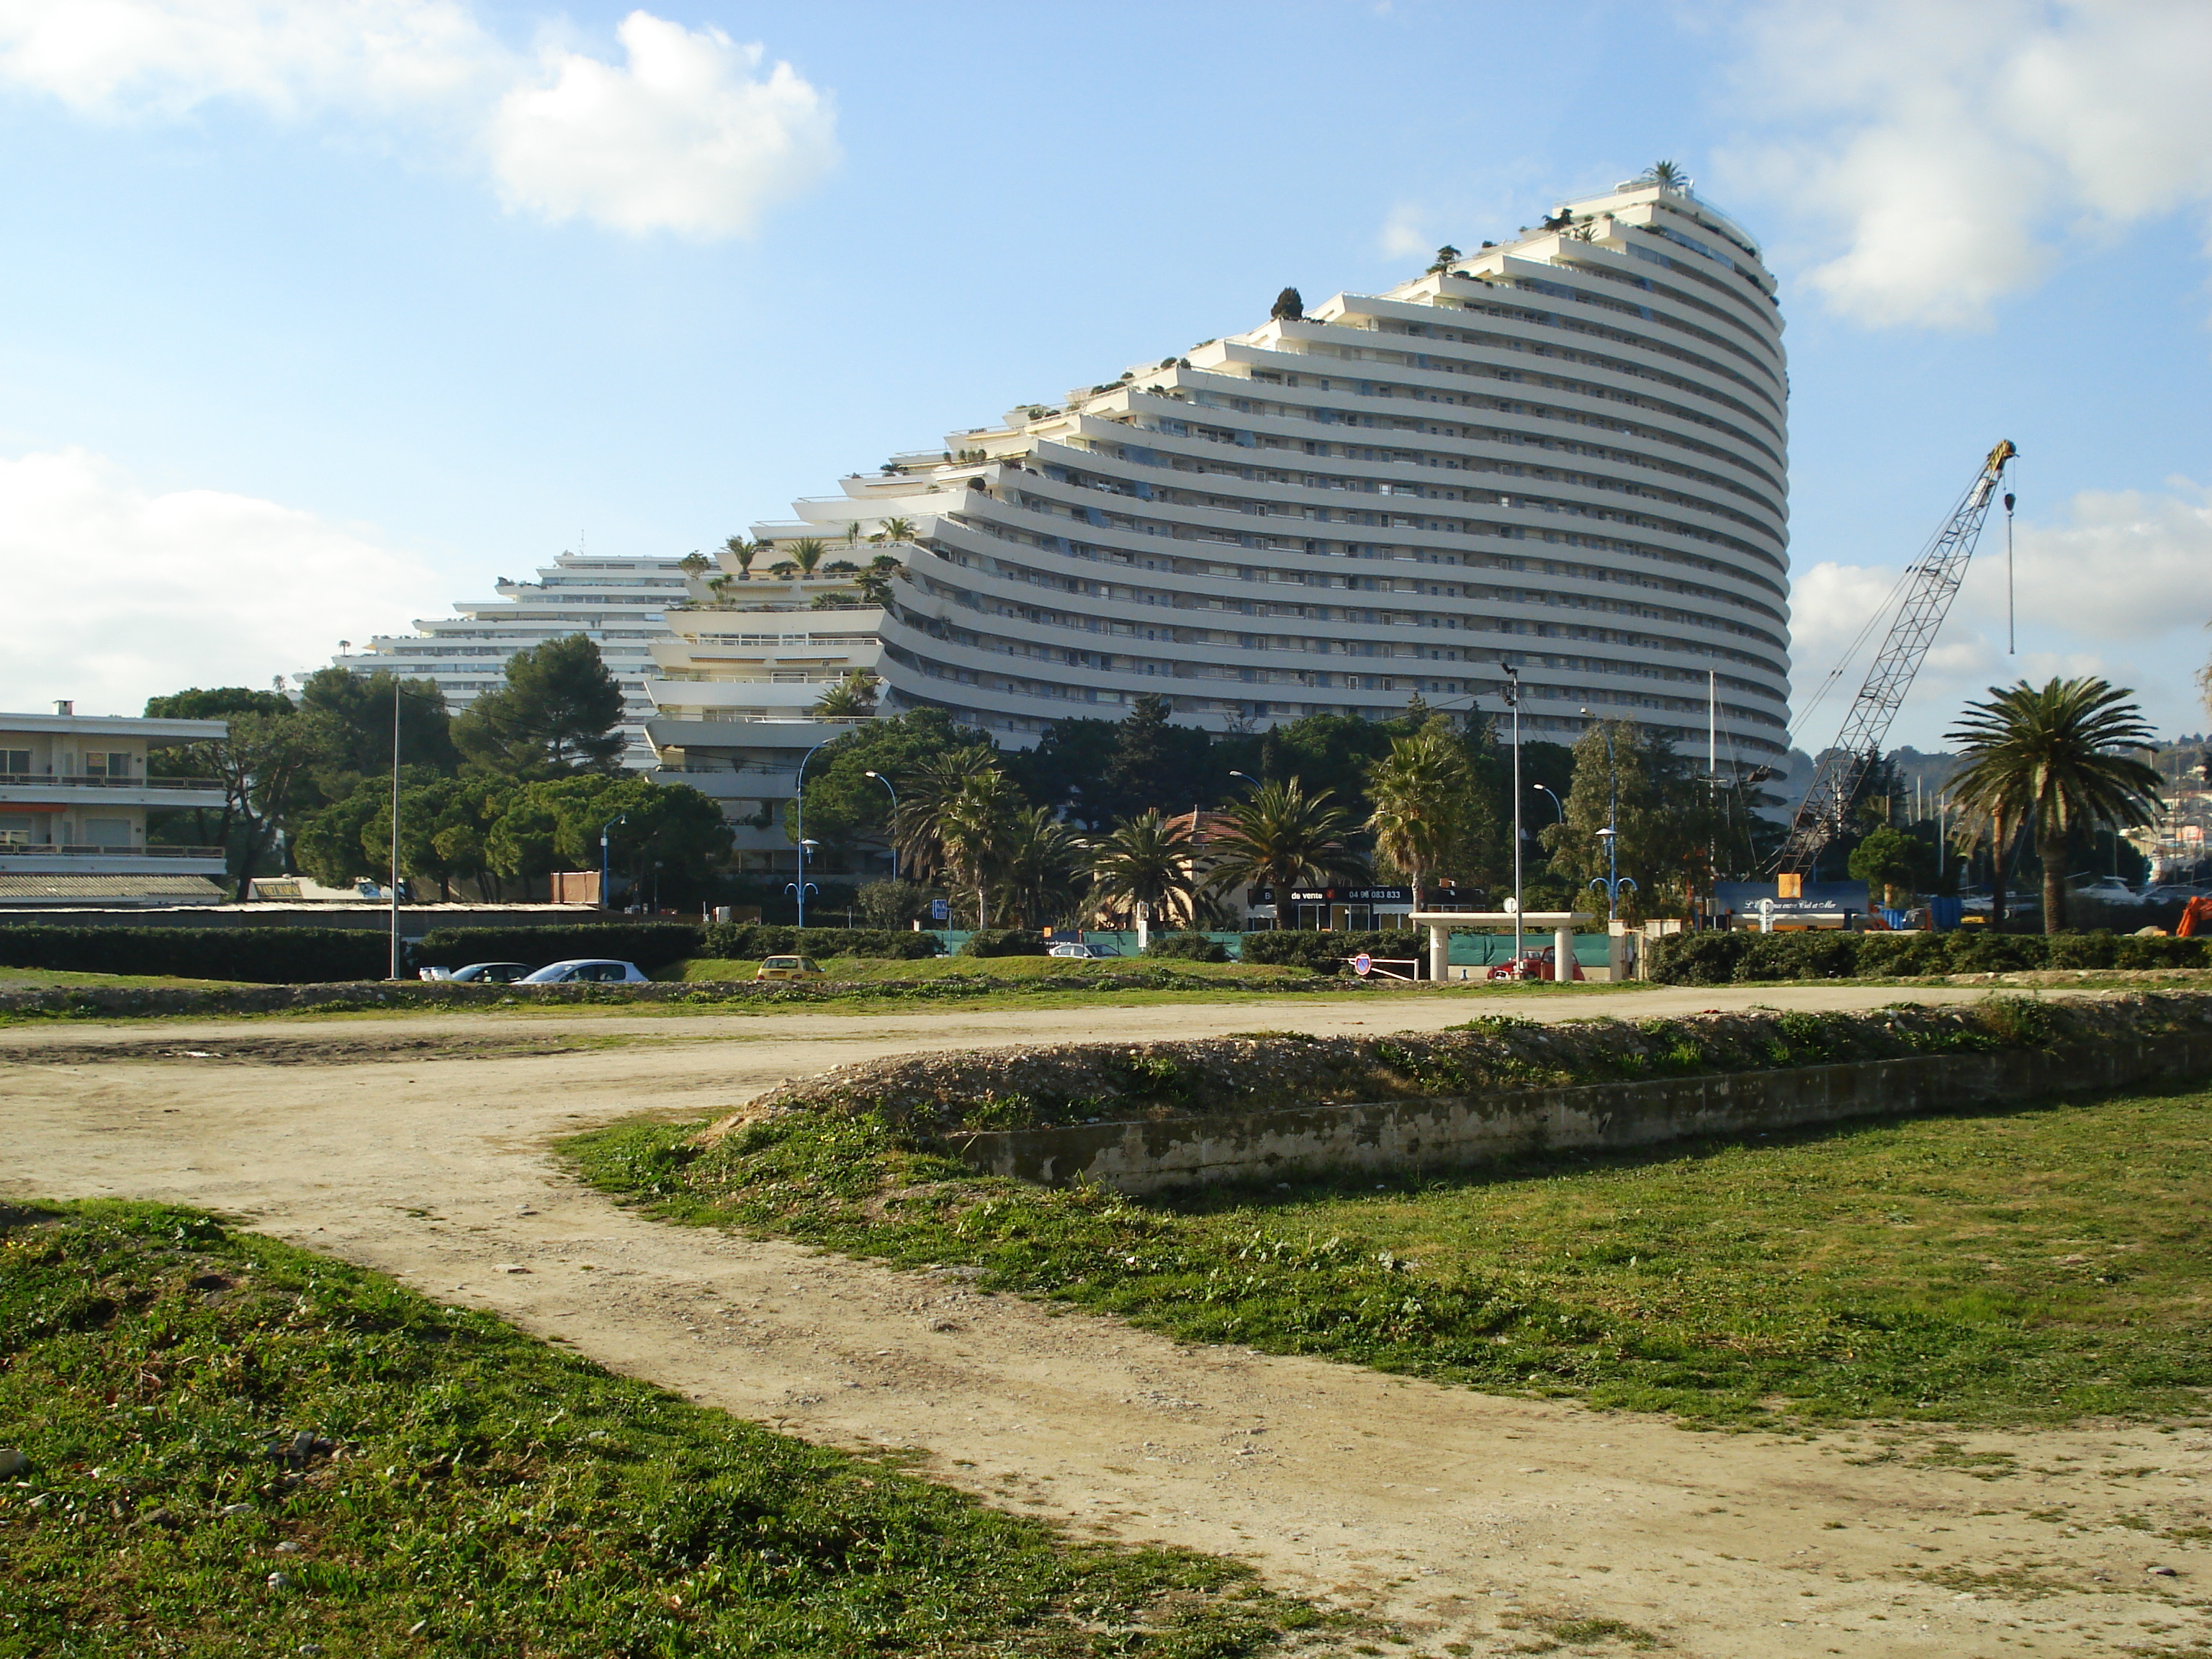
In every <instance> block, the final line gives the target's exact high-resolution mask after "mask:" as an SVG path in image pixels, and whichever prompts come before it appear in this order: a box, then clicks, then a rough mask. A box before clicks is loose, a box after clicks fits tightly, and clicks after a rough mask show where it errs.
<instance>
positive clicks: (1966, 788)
mask: <svg viewBox="0 0 2212 1659" xmlns="http://www.w3.org/2000/svg"><path fill="white" fill-rule="evenodd" d="M2132 695H2133V694H2132V693H2131V692H2129V691H2126V690H2120V689H2118V688H2116V687H2114V686H2113V685H2112V684H2111V683H2110V682H2108V681H2106V680H2103V679H2100V678H2098V677H2096V676H2095V675H2093V674H2089V675H2084V676H2082V677H2081V678H2079V679H2071V680H2061V679H2053V680H2051V682H2050V683H2049V684H2046V685H2044V686H2041V687H2037V686H2033V685H2030V684H2028V683H2027V681H2026V680H2022V681H2021V683H2020V684H2017V685H2015V686H2011V687H2008V688H2007V689H2005V690H1998V689H1997V688H1996V686H1994V685H1993V686H1991V687H1990V699H1989V701H1988V702H1970V703H1968V704H1967V705H1966V714H1965V715H1964V716H1963V717H1962V718H1961V719H1960V720H1959V722H1958V724H1957V725H1955V726H1953V727H1952V728H1951V729H1950V730H1949V731H1948V732H1945V733H1944V739H1945V741H1946V742H1949V743H1955V744H1960V747H1961V750H1962V752H1963V754H1964V756H1965V759H1966V764H1965V766H1964V767H1962V768H1961V769H1960V770H1959V771H1958V772H1956V773H1954V774H1953V775H1952V779H1951V793H1952V794H1953V796H1954V799H1960V800H1962V801H1965V802H1966V803H1968V804H1969V805H1973V806H1977V807H1978V808H1979V809H1980V810H1982V811H1987V812H1990V814H1991V816H1992V817H1994V816H1995V815H1996V813H1997V812H1998V811H2007V812H2008V813H2018V812H2020V811H2022V809H2025V811H2026V812H2027V813H2028V814H2030V815H2032V822H2033V824H2034V826H2035V850H2036V852H2037V854H2038V855H2039V856H2040V857H2041V859H2042V860H2043V931H2044V932H2045V933H2058V932H2061V931H2062V930H2063V928H2064V927H2065V926H2066V878H2067V876H2068V874H2069V871H2068V869H2067V862H2066V854H2067V845H2068V842H2069V841H2071V840H2072V838H2073V837H2074V836H2075V835H2077V834H2079V833H2081V832H2082V831H2085V830H2091V829H2096V828H2098V827H2099V826H2100V825H2109V826H2111V827H2112V828H2113V829H2133V828H2135V827H2136V825H2138V824H2143V823H2149V822H2150V821H2151V818H2152V816H2153V814H2154V812H2155V811H2156V810H2157V804H2158V798H2159V793H2160V778H2159V775H2158V774H2157V772H2156V771H2154V769H2151V768H2150V767H2148V766H2146V765H2144V764H2143V763H2142V762H2141V761H2139V760H2134V759H2130V757H2128V756H2126V755H2124V754H2122V753H2119V752H2118V751H2119V750H2125V749H2142V748H2147V747H2148V746H2149V745H2150V744H2153V743H2155V742H2156V741H2157V733H2156V732H2154V731H2153V730H2152V729H2151V726H2150V724H2149V722H2148V721H2147V720H2144V719H2143V717H2142V710H2141V709H2140V708H2137V707H2136V705H2135V704H2134V703H2133V702H2130V701H2129V698H2130V696H2132ZM2014 821H2015V822H2018V821H2020V820H2019V819H2017V818H2015V819H2014Z"/></svg>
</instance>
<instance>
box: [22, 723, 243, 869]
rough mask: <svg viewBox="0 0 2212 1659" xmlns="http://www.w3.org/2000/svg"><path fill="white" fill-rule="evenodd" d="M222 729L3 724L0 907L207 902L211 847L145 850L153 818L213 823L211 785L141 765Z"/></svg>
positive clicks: (215, 785)
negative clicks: (180, 810)
mask: <svg viewBox="0 0 2212 1659" xmlns="http://www.w3.org/2000/svg"><path fill="white" fill-rule="evenodd" d="M228 729H229V728H228V723H227V722H225V721H222V720H166V719H143V718H134V717H130V716H124V715H112V714H110V715H99V714H78V713H77V712H76V707H75V705H74V704H72V703H69V702H58V703H56V704H55V705H54V712H53V713H52V714H0V905H5V906H8V907H11V908H13V907H20V906H24V905H76V904H112V903H160V904H176V903H189V902H206V903H213V902H216V901H217V900H219V899H220V898H221V897H222V890H221V889H220V888H219V887H217V886H216V879H215V878H218V877H220V876H221V875H222V873H223V849H222V848H220V847H187V846H172V845H167V844H161V843H155V842H149V840H148V839H147V835H146V814H147V812H148V811H149V809H158V808H161V807H194V806H196V807H202V808H204V809H206V810H207V811H211V812H220V811H222V807H223V802H224V800H225V799H226V797H225V793H224V790H223V785H222V780H220V779H218V778H193V777H160V776H155V775H150V774H149V771H148V769H147V757H148V756H149V753H150V752H152V751H154V750H161V749H163V748H167V747H169V746H172V745H174V744H188V743H204V742H216V741H219V740H220V739H221V738H222V737H223V735H224V734H225V732H227V731H228Z"/></svg>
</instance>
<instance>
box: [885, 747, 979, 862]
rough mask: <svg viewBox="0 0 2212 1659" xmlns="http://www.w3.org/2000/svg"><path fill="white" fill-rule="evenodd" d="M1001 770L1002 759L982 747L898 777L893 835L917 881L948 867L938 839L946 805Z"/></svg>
mask: <svg viewBox="0 0 2212 1659" xmlns="http://www.w3.org/2000/svg"><path fill="white" fill-rule="evenodd" d="M998 767H999V757H998V756H997V755H995V754H994V753H993V752H992V750H990V749H989V748H987V747H986V746H985V745H984V744H980V743H979V744H972V745H971V746H969V748H966V749H955V750H949V751H947V752H946V753H944V754H941V755H933V756H932V757H930V758H929V759H928V760H927V761H925V762H923V763H921V765H920V766H918V767H916V768H915V769H914V770H913V771H912V772H910V773H904V774H902V775H900V776H899V777H898V779H897V780H896V784H897V787H898V800H899V805H898V814H897V817H896V818H895V819H894V820H893V823H892V833H893V834H894V835H896V836H897V837H898V849H899V856H900V857H901V858H902V859H903V860H906V866H907V869H908V872H909V874H910V875H911V877H912V878H913V879H914V880H915V881H927V880H929V879H930V878H932V877H933V876H935V875H936V874H937V873H938V872H940V871H941V870H943V869H944V868H945V864H946V861H947V860H946V857H945V844H944V842H942V841H941V840H940V839H939V836H938V815H939V813H940V812H941V811H943V810H944V807H945V803H946V802H947V801H949V800H951V799H952V797H953V796H955V795H956V794H957V793H959V792H960V790H961V788H962V787H963V786H964V785H965V784H966V783H967V781H968V780H969V779H970V778H974V777H980V776H981V775H983V774H984V773H986V772H995V771H996V770H998Z"/></svg>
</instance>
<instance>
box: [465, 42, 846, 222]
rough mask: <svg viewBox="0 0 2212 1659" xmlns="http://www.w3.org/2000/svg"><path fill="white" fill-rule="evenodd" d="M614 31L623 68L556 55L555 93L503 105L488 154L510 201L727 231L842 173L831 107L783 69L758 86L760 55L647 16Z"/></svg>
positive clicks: (541, 90)
mask: <svg viewBox="0 0 2212 1659" xmlns="http://www.w3.org/2000/svg"><path fill="white" fill-rule="evenodd" d="M617 33H619V35H620V36H621V39H622V43H623V49H624V50H625V51H626V52H628V53H629V64H628V66H627V67H626V68H623V69H617V68H614V67H613V66H611V65H610V64H603V63H601V62H599V60H598V59H597V58H586V57H584V56H582V55H580V54H579V53H576V52H556V53H554V54H552V56H551V58H550V63H551V64H552V66H553V70H554V73H553V81H552V84H551V85H550V86H546V87H532V88H517V89H516V90H514V91H513V92H510V93H508V94H507V96H506V97H505V98H503V99H501V100H500V106H499V110H498V112H497V114H496V115H495V117H494V118H493V120H492V125H491V148H492V155H493V158H494V165H495V168H496V170H497V173H498V176H499V180H500V184H501V188H502V190H503V191H504V192H505V194H506V195H507V199H508V200H509V201H510V202H513V203H514V204H518V205H520V206H523V207H526V208H528V209H531V210H533V211H535V212H537V213H538V214H540V215H541V216H544V217H545V218H547V219H550V220H552V221H554V222H556V223H557V222H560V221H561V220H563V219H567V218H569V217H571V216H574V215H576V214H583V215H585V216H588V217H590V218H592V219H595V220H597V221H598V222H600V223H601V224H605V225H611V226H614V227H615V228H617V229H621V230H628V231H647V230H658V229H668V230H676V231H681V232H684V233H686V234H692V235H698V236H728V235H734V234H741V233H743V232H744V231H747V230H750V228H752V225H753V222H754V220H755V219H756V218H757V216H758V214H759V212H760V210H761V209H762V208H763V207H764V206H766V205H768V204H769V203H771V202H773V201H775V200H777V199H778V198H781V197H787V196H790V195H793V194H795V193H797V192H799V191H804V190H805V189H807V188H808V187H809V186H811V185H813V184H814V183H815V182H816V181H817V179H820V178H821V177H822V176H823V174H824V173H827V172H828V171H829V169H830V167H833V166H834V165H836V160H837V141H836V131H835V129H836V121H835V118H834V117H833V116H832V115H831V113H830V110H829V102H828V100H826V99H824V98H823V95H822V94H820V93H818V92H817V91H816V90H815V89H814V88H812V87H811V86H809V85H808V84H807V83H806V82H805V81H803V80H801V79H799V76H797V75H795V74H794V73H793V71H792V68H791V66H790V65H789V64H777V65H775V68H774V69H773V70H771V71H770V72H769V75H768V76H767V78H766V79H764V80H763V79H759V78H757V76H756V75H755V71H756V70H757V69H758V68H759V66H760V61H761V48H760V47H759V46H739V45H738V44H737V43H736V42H734V41H732V40H731V39H730V38H729V37H728V36H727V35H726V34H724V33H722V32H721V31H720V29H708V30H705V31H704V32H702V33H692V32H691V31H690V30H689V29H686V28H684V27H681V26H680V25H678V24H675V23H669V22H664V21H662V20H660V19H659V18H657V17H652V16H648V15H647V14H646V13H644V12H641V11H636V12H632V13H631V14H630V15H629V16H628V17H627V18H625V19H623V23H622V27H621V28H620V29H619V30H618V31H617Z"/></svg>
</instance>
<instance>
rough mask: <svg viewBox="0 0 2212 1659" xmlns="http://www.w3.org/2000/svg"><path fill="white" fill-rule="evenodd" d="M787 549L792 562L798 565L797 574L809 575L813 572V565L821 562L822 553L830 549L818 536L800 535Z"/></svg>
mask: <svg viewBox="0 0 2212 1659" xmlns="http://www.w3.org/2000/svg"><path fill="white" fill-rule="evenodd" d="M828 551H829V548H828V547H827V546H825V545H824V544H823V541H822V538H820V537H818V536H802V537H800V538H799V540H797V541H795V542H793V543H792V544H791V547H790V553H791V556H792V559H793V562H795V563H796V564H797V565H798V566H799V574H800V575H802V576H811V575H812V574H814V567H815V566H816V565H817V564H820V563H821V562H822V556H823V554H825V553H827V552H828Z"/></svg>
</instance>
